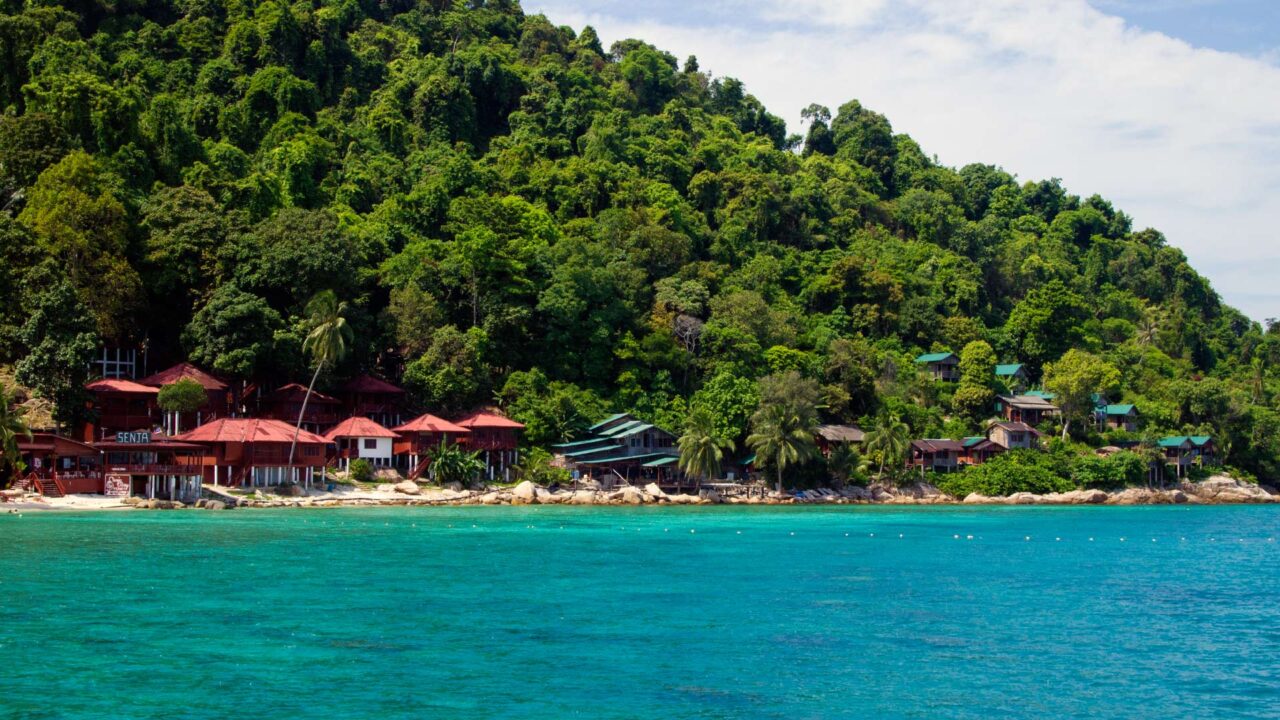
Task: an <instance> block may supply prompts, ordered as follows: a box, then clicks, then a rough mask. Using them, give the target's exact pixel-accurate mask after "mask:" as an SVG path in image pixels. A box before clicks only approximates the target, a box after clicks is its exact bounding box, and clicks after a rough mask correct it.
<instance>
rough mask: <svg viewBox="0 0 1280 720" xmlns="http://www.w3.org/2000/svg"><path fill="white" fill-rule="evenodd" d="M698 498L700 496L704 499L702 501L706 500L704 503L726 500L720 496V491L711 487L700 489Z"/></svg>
mask: <svg viewBox="0 0 1280 720" xmlns="http://www.w3.org/2000/svg"><path fill="white" fill-rule="evenodd" d="M698 498H699V499H700V500H702V502H704V503H722V502H724V498H723V497H721V496H720V493H718V492H716V491H715V490H713V489H711V488H702V489H701V490H699V491H698Z"/></svg>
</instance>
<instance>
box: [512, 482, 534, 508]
mask: <svg viewBox="0 0 1280 720" xmlns="http://www.w3.org/2000/svg"><path fill="white" fill-rule="evenodd" d="M537 502H538V486H537V485H534V484H533V483H531V482H529V481H528V480H524V481H522V482H521V483H520V484H519V485H516V486H515V487H514V488H512V490H511V504H512V505H534V504H537Z"/></svg>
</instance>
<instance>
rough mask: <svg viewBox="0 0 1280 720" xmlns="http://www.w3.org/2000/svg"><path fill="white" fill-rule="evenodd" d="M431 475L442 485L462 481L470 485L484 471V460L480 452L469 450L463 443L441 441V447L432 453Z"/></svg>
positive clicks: (463, 483)
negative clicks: (464, 447)
mask: <svg viewBox="0 0 1280 720" xmlns="http://www.w3.org/2000/svg"><path fill="white" fill-rule="evenodd" d="M430 456H431V465H430V466H429V468H430V471H431V477H432V478H433V479H435V481H436V482H437V483H440V484H441V485H448V484H449V483H461V484H462V485H463V486H466V485H470V484H471V483H473V482H475V481H476V479H477V478H479V477H480V473H481V472H483V471H484V461H482V460H481V459H480V453H479V452H467V451H466V450H464V449H463V448H462V446H461V445H458V444H456V443H446V442H443V441H441V443H440V447H438V448H436V449H435V450H433V451H432V452H431V453H430Z"/></svg>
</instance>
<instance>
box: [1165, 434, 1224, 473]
mask: <svg viewBox="0 0 1280 720" xmlns="http://www.w3.org/2000/svg"><path fill="white" fill-rule="evenodd" d="M1159 445H1160V449H1161V450H1162V451H1164V457H1165V462H1166V463H1167V464H1169V465H1173V466H1174V468H1175V469H1176V470H1177V473H1178V477H1182V476H1183V475H1186V473H1187V469H1188V468H1191V467H1194V466H1206V465H1209V466H1212V465H1217V464H1218V448H1217V446H1216V445H1215V444H1214V442H1213V438H1212V437H1210V436H1208V435H1172V436H1169V437H1163V438H1160V441H1159Z"/></svg>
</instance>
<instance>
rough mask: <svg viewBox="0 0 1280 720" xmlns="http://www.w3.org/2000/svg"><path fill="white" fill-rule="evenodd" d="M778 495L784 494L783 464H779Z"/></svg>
mask: <svg viewBox="0 0 1280 720" xmlns="http://www.w3.org/2000/svg"><path fill="white" fill-rule="evenodd" d="M778 494H779V495H781V494H782V463H778Z"/></svg>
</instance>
